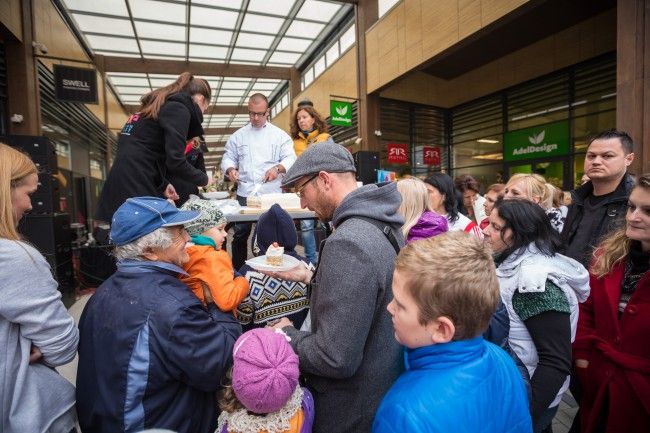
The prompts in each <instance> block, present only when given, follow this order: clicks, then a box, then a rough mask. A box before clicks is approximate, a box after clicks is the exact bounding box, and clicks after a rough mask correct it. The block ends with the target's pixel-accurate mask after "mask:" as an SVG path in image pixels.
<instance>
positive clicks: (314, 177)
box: [294, 173, 319, 198]
mask: <svg viewBox="0 0 650 433" xmlns="http://www.w3.org/2000/svg"><path fill="white" fill-rule="evenodd" d="M318 174H319V173H316V174H315V175H313V176H312V177H310V178H309V180H308V181H307V182H305V183H303V184H302V185H300V187H299V188H296V189H295V191H294V192H295V193H296V195H297V196H298V198H301V197H302V194H303V190H304V189H305V187H306V186H307V184H308V183H309V182H311V181H312V180H314V179H316V178H317V177H318Z"/></svg>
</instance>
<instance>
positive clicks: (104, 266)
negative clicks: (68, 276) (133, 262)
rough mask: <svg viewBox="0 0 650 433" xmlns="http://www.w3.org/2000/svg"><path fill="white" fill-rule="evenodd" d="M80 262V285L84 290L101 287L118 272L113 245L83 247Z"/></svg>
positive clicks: (80, 250)
mask: <svg viewBox="0 0 650 433" xmlns="http://www.w3.org/2000/svg"><path fill="white" fill-rule="evenodd" d="M79 262H80V263H79V272H80V275H79V285H80V286H81V287H82V288H84V289H88V288H95V287H99V285H100V284H102V283H103V282H104V281H106V280H107V279H108V277H110V276H111V275H113V274H114V273H115V271H117V263H116V260H115V257H114V256H113V245H101V246H100V245H95V246H84V247H81V248H80V249H79Z"/></svg>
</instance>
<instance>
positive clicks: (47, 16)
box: [33, 0, 89, 61]
mask: <svg viewBox="0 0 650 433" xmlns="http://www.w3.org/2000/svg"><path fill="white" fill-rule="evenodd" d="M33 8H34V40H35V41H38V42H41V43H43V44H45V45H46V46H47V48H48V53H47V55H48V56H52V57H62V58H65V59H74V60H83V61H88V60H89V58H88V56H87V55H86V53H85V52H84V50H83V48H82V47H81V45H80V44H79V42H78V41H77V39H76V38H75V36H74V34H73V33H72V32H71V31H70V29H69V28H68V26H67V25H66V23H65V21H63V19H62V18H61V16H60V15H59V12H58V11H57V10H56V8H55V7H54V5H53V4H52V2H50V1H49V0H37V1H34V2H33Z"/></svg>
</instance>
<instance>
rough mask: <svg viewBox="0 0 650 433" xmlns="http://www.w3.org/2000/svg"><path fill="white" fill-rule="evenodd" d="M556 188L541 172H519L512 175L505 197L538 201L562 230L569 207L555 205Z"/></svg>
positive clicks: (554, 225)
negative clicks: (562, 207)
mask: <svg viewBox="0 0 650 433" xmlns="http://www.w3.org/2000/svg"><path fill="white" fill-rule="evenodd" d="M555 190H556V188H555V187H554V186H553V185H552V184H550V183H548V182H547V181H546V179H544V176H541V175H539V174H535V173H533V174H525V173H517V174H515V175H513V176H512V177H510V179H509V180H508V183H506V188H505V190H504V198H506V199H510V198H522V199H526V200H529V201H532V202H533V203H537V204H538V205H540V206H541V208H542V209H544V211H545V212H546V214H547V215H548V217H549V219H550V220H551V225H552V226H553V228H554V229H555V230H557V231H558V233H561V232H562V228H563V227H564V221H565V219H566V214H567V209H564V210H563V209H561V208H555V207H553V197H554V196H555Z"/></svg>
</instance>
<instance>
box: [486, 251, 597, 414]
mask: <svg viewBox="0 0 650 433" xmlns="http://www.w3.org/2000/svg"><path fill="white" fill-rule="evenodd" d="M496 273H497V277H498V278H499V287H500V290H501V298H502V299H503V303H504V304H505V305H506V308H507V309H508V314H509V316H510V335H509V340H508V342H509V344H510V347H511V348H512V350H513V351H514V352H515V354H517V356H518V357H519V359H521V361H522V362H523V364H524V365H525V366H526V368H527V370H528V374H529V375H530V377H531V378H533V375H534V373H535V370H536V369H537V367H538V365H541V364H539V356H538V351H537V348H536V343H535V342H534V341H533V338H532V337H531V335H530V332H529V330H528V328H527V326H526V324H525V323H524V320H522V318H521V315H520V314H518V312H517V311H516V309H515V307H514V305H513V299H514V297H515V294H516V293H515V292H517V293H519V294H534V293H544V292H546V291H548V287H549V286H548V282H550V283H552V284H553V285H554V286H556V287H557V288H559V289H560V290H561V291H562V293H563V294H564V297H566V301H568V307H569V308H568V313H569V315H570V327H571V329H570V338H571V342H573V340H574V339H575V335H576V328H577V324H578V304H579V303H582V302H584V301H586V300H587V298H588V297H589V273H588V272H587V270H586V269H585V268H584V267H583V266H582V265H581V264H580V263H578V262H577V261H575V260H573V259H571V258H569V257H566V256H563V255H561V254H555V255H553V256H550V257H549V256H547V255H544V254H543V253H542V252H540V250H539V249H538V248H537V247H536V246H535V243H531V244H529V245H527V246H526V247H522V248H520V249H519V250H518V251H515V252H514V253H512V254H510V255H509V256H508V257H507V258H506V259H505V260H504V261H503V262H502V263H501V264H500V265H499V267H498V268H497V271H496ZM569 358H570V355H569ZM569 363H570V359H569ZM568 387H569V377H568V375H567V377H566V379H565V381H564V384H563V385H562V386H561V387H560V389H559V391H558V392H557V394H556V397H555V399H554V400H553V401H552V402H551V404H550V405H549V406H548V407H555V406H557V405H558V404H559V402H560V400H561V399H562V395H563V394H564V391H566V390H567V388H568ZM535 418H536V417H533V420H534V422H536V420H535Z"/></svg>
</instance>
